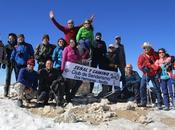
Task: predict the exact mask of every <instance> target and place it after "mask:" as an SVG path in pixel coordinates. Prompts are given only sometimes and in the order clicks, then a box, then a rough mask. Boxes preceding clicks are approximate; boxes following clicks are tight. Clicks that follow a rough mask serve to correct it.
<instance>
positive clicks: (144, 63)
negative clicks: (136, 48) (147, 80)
mask: <svg viewBox="0 0 175 130" xmlns="http://www.w3.org/2000/svg"><path fill="white" fill-rule="evenodd" d="M158 58H159V56H158V54H157V52H155V51H154V49H151V50H150V52H149V54H148V55H146V54H145V53H143V54H141V55H140V56H139V58H138V61H137V66H138V68H139V69H140V70H141V71H142V72H143V73H144V75H147V76H155V75H156V73H157V71H156V70H155V69H154V63H155V61H156V60H157V59H158ZM145 67H146V68H148V69H149V72H147V73H146V72H144V71H143V69H144V68H145Z"/></svg>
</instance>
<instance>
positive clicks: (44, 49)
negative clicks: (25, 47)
mask: <svg viewBox="0 0 175 130" xmlns="http://www.w3.org/2000/svg"><path fill="white" fill-rule="evenodd" d="M49 40H50V38H49V35H48V34H45V35H44V36H43V37H42V43H41V44H39V45H38V46H37V47H36V49H35V59H36V60H37V62H38V70H40V69H43V68H45V64H46V61H47V60H48V59H52V54H53V50H54V48H55V46H54V45H52V44H50V43H49Z"/></svg>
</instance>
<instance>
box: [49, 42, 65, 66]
mask: <svg viewBox="0 0 175 130" xmlns="http://www.w3.org/2000/svg"><path fill="white" fill-rule="evenodd" d="M63 50H64V47H61V46H59V45H57V47H56V48H55V49H54V51H53V54H52V60H53V67H54V68H61V62H62V54H63Z"/></svg>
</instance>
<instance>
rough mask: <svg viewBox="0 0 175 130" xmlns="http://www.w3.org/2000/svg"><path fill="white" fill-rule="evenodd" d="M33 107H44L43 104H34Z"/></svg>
mask: <svg viewBox="0 0 175 130" xmlns="http://www.w3.org/2000/svg"><path fill="white" fill-rule="evenodd" d="M35 107H44V103H36V105H35Z"/></svg>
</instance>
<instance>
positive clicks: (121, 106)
mask: <svg viewBox="0 0 175 130" xmlns="http://www.w3.org/2000/svg"><path fill="white" fill-rule="evenodd" d="M136 106H137V105H136V104H135V103H133V102H128V103H117V104H113V105H111V110H112V111H115V110H135V108H136Z"/></svg>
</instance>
